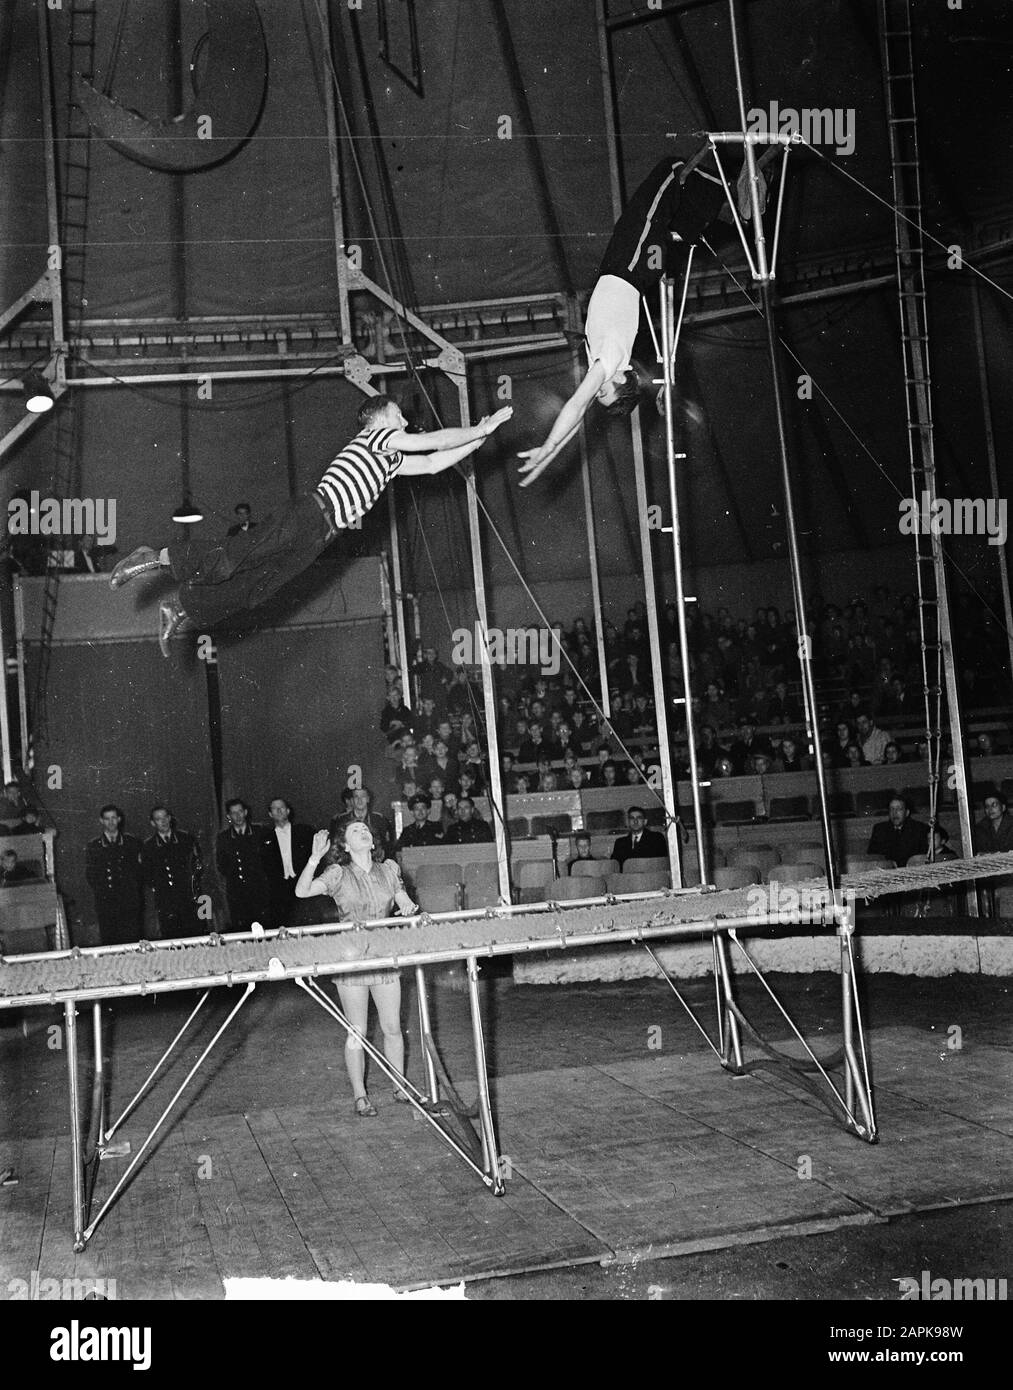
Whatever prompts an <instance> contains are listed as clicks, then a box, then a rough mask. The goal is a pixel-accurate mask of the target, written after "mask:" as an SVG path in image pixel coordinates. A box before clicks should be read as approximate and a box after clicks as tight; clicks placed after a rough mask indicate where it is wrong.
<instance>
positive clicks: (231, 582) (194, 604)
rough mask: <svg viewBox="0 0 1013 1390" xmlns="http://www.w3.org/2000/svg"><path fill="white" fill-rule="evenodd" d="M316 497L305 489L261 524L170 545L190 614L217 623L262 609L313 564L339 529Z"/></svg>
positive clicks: (206, 622)
mask: <svg viewBox="0 0 1013 1390" xmlns="http://www.w3.org/2000/svg"><path fill="white" fill-rule="evenodd" d="M317 496H318V494H316V493H313V492H306V493H303V494H302V495H301V496H300V497H296V498H295V499H294V501H292V502H289V503H287V504H286V505H285V506H284V507H279V509H278V510H277V511H276V512H272V513H271V515H270V516H268V517H266V518H265V520H264V521H262V522H261V523H260V525H259V526H256V527H254V528H253V529H252V530H250V531H240V532H239V533H238V534H237V535H235V536H229V537H228V538H227V539H226V540H223V541H217V542H214V543H212V544H209V543H208V542H207V541H198V540H192V541H186V542H184V543H183V544H181V545H170V546H169V564H170V566H171V568H172V573H173V575H174V577H175V578H176V579H177V580H179V584H180V588H179V601H180V604H181V606H182V608H183V611H184V612H185V613H186V615H187V617H189V618H190V619H192V620H193V622H195V623H196V624H197V626H198V627H207V628H212V627H216V626H217V625H218V624H219V623H223V622H225V621H226V619H228V618H231V617H232V616H233V615H234V614H236V613H243V612H246V611H248V610H249V609H251V608H259V607H260V605H261V604H263V603H266V602H267V601H268V599H269V598H272V597H273V596H274V595H275V594H276V593H277V592H278V590H279V589H280V588H282V586H283V585H285V584H287V583H288V582H289V580H292V579H295V578H296V577H297V576H298V575H300V574H302V572H303V570H305V569H308V568H309V567H310V565H311V564H312V563H313V561H314V560H315V559H316V558H317V556H318V555H319V554H320V552H321V551H322V550H323V549H324V547H325V546H326V545H327V543H328V542H329V541H330V540H331V539H332V537H333V536H334V535H335V534H336V532H335V529H334V527H333V525H332V524H331V522H330V520H329V518H328V516H327V515H326V514H325V513H324V511H322V510H321V507H320V504H319V502H318V501H317V500H316V499H317Z"/></svg>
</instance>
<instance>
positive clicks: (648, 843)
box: [611, 806, 668, 869]
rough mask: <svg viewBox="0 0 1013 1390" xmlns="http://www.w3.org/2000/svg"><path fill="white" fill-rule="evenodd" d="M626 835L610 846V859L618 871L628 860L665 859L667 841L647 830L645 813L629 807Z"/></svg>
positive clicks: (640, 809) (640, 808)
mask: <svg viewBox="0 0 1013 1390" xmlns="http://www.w3.org/2000/svg"><path fill="white" fill-rule="evenodd" d="M626 824H627V826H628V827H629V833H628V834H627V835H620V836H619V838H618V839H617V840H616V842H615V844H614V845H613V846H612V856H611V857H612V858H613V859H614V860H615V861H616V863H617V864H618V865H619V867H620V869H623V868H625V866H626V861H627V860H628V859H667V858H668V841H667V840H666V839H665V837H664V835H662V834H661V832H660V831H658V830H648V828H647V812H646V811H644V810H643V808H642V807H640V806H631V807H630V809H629V810H628V811H627V812H626Z"/></svg>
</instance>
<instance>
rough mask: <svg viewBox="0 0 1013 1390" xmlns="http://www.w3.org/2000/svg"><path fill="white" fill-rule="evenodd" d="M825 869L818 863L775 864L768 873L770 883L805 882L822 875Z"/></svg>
mask: <svg viewBox="0 0 1013 1390" xmlns="http://www.w3.org/2000/svg"><path fill="white" fill-rule="evenodd" d="M822 873H823V870H822V869H821V868H820V867H819V866H818V865H816V864H806V863H803V864H775V865H774V867H773V868H772V869H771V870H770V872H769V874H768V875H767V882H768V883H803V882H804V881H805V880H806V879H809V878H819V877H821V875H822Z"/></svg>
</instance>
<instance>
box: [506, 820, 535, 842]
mask: <svg viewBox="0 0 1013 1390" xmlns="http://www.w3.org/2000/svg"><path fill="white" fill-rule="evenodd" d="M507 834H508V835H509V836H510V838H511V840H526V839H527V838H528V836H529V835H530V834H531V821H530V820H529V819H528V817H527V816H511V818H510V819H509V820H508V821H507Z"/></svg>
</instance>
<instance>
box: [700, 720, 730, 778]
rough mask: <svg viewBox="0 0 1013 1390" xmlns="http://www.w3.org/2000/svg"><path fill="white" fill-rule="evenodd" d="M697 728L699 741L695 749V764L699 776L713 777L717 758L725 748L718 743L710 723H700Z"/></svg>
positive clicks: (724, 751)
mask: <svg viewBox="0 0 1013 1390" xmlns="http://www.w3.org/2000/svg"><path fill="white" fill-rule="evenodd" d="M698 728H699V730H700V741H699V743H698V745H697V750H696V765H697V768H698V769H699V772H700V776H701V777H713V776H714V768H715V765H716V763H717V760H718V758H720V757H721V755H722V754H723V753H726V752H727V749H725V748H722V747H721V744H720V743H718V736H717V732H716V730H715V729H714V726H713V725H712V724H701V725H698Z"/></svg>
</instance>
